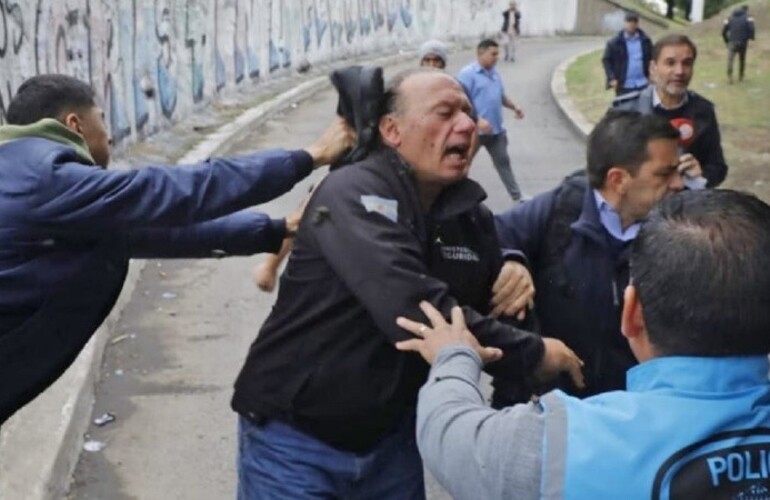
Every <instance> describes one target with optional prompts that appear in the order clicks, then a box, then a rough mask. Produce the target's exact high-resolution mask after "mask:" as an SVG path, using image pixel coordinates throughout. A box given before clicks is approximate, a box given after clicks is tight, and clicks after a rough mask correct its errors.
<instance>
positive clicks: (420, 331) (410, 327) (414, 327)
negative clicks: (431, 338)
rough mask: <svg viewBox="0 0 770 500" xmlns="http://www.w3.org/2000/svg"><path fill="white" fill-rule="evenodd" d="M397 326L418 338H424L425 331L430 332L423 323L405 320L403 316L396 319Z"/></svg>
mask: <svg viewBox="0 0 770 500" xmlns="http://www.w3.org/2000/svg"><path fill="white" fill-rule="evenodd" d="M396 324H397V325H398V326H400V327H401V328H403V329H404V330H406V331H407V332H409V333H411V334H412V335H416V336H418V337H423V336H424V333H425V331H426V330H428V327H427V326H425V325H424V324H423V323H418V322H417V321H412V320H411V319H408V318H404V317H403V316H399V317H398V318H396Z"/></svg>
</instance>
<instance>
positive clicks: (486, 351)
mask: <svg viewBox="0 0 770 500" xmlns="http://www.w3.org/2000/svg"><path fill="white" fill-rule="evenodd" d="M420 309H422V312H423V313H425V316H427V317H428V320H430V324H431V326H430V327H428V326H427V325H425V324H423V323H419V322H417V321H412V320H411V319H407V318H404V317H401V316H400V317H398V318H397V319H396V324H398V326H400V327H401V328H403V329H404V330H406V331H408V332H410V333H412V334H414V335H415V336H417V337H418V338H415V339H410V340H404V341H402V342H398V343H397V344H396V349H398V350H399V351H413V352H417V353H419V354H420V355H421V356H422V357H423V358H424V359H425V361H427V362H428V363H430V364H433V362H434V360H435V359H436V356H438V353H439V351H441V349H443V348H444V347H449V346H453V345H464V346H468V347H470V348H472V349H473V350H474V351H476V352H477V353H478V355H479V356H480V357H481V360H482V361H483V362H484V363H489V362H492V361H497V360H498V359H500V358H502V357H503V351H501V350H500V349H498V348H496V347H482V346H481V344H479V341H478V340H477V339H476V337H474V336H473V334H472V333H471V332H470V331H469V330H468V328H467V327H466V325H465V317H464V316H463V311H462V309H460V308H459V307H457V306H455V307H453V308H452V322H451V323H447V322H446V320H445V319H444V317H443V316H442V315H441V313H440V312H439V311H438V309H436V308H435V307H433V306H432V305H431V304H430V303H428V302H425V301H422V302H420Z"/></svg>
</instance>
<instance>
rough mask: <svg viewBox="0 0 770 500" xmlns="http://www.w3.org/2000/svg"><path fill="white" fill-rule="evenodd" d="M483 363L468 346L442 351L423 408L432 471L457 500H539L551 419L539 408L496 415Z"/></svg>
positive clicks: (420, 422) (422, 432) (420, 421)
mask: <svg viewBox="0 0 770 500" xmlns="http://www.w3.org/2000/svg"><path fill="white" fill-rule="evenodd" d="M480 371H481V360H480V358H479V356H478V354H476V352H474V350H473V349H471V348H469V347H461V346H453V347H447V348H444V349H443V350H442V351H441V352H440V354H439V355H438V357H437V358H436V361H435V364H434V366H433V369H432V370H431V373H430V376H429V377H428V382H427V383H426V384H425V386H424V387H423V388H422V390H421V391H420V397H419V402H418V406H417V442H418V446H419V448H420V454H421V455H422V458H423V463H424V464H425V466H426V468H427V469H428V470H429V471H430V472H431V473H432V474H433V475H434V476H435V477H436V479H437V480H438V482H439V483H440V484H441V485H442V486H444V488H446V489H447V491H448V492H449V493H450V495H452V497H453V498H456V499H460V500H461V499H478V498H484V499H503V498H511V495H512V494H513V493H514V492H515V497H516V498H522V499H528V498H532V499H536V498H540V482H541V467H542V460H543V456H542V450H543V440H544V435H545V414H544V412H543V410H542V408H541V407H540V406H539V405H537V404H534V403H529V404H521V405H516V406H513V407H510V408H506V409H504V410H502V411H495V410H492V409H490V408H488V407H487V406H486V405H485V401H484V396H483V395H482V393H481V390H480V388H479V385H478V380H479V373H480Z"/></svg>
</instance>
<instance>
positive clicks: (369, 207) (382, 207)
mask: <svg viewBox="0 0 770 500" xmlns="http://www.w3.org/2000/svg"><path fill="white" fill-rule="evenodd" d="M361 204H362V205H363V206H364V208H365V209H366V211H367V212H377V213H378V214H380V215H383V216H385V217H386V218H387V219H388V220H390V221H391V222H398V202H397V201H396V200H389V199H388V198H381V197H379V196H374V195H372V194H362V195H361Z"/></svg>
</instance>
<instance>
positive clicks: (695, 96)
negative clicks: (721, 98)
mask: <svg viewBox="0 0 770 500" xmlns="http://www.w3.org/2000/svg"><path fill="white" fill-rule="evenodd" d="M687 94H688V97H687V98H688V99H689V100H690V102H691V103H692V104H693V106H698V107H702V108H709V109H712V110H713V109H714V103H713V102H711V101H709V100H708V99H706V98H705V97H703V96H702V95H700V94H699V93H697V92H695V91H694V90H688V91H687Z"/></svg>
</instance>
